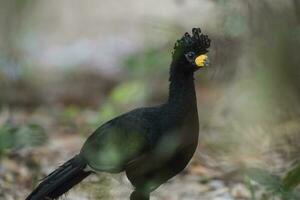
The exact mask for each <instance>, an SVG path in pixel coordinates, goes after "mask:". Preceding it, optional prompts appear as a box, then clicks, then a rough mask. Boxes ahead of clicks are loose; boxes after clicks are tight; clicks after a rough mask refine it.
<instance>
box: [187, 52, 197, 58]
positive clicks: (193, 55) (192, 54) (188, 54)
mask: <svg viewBox="0 0 300 200" xmlns="http://www.w3.org/2000/svg"><path fill="white" fill-rule="evenodd" d="M186 56H187V57H188V58H189V59H193V58H194V57H195V53H194V52H191V51H190V52H188V53H187V54H186Z"/></svg>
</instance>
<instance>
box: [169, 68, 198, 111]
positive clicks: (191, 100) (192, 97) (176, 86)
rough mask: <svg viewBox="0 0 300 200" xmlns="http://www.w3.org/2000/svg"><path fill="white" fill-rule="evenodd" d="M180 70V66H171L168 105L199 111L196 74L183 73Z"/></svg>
mask: <svg viewBox="0 0 300 200" xmlns="http://www.w3.org/2000/svg"><path fill="white" fill-rule="evenodd" d="M183 67H184V66H183ZM179 69H180V68H179V66H178V65H176V64H172V65H171V70H170V86H169V99H168V104H171V105H176V106H177V107H183V108H190V109H195V110H197V107H196V93H195V85H194V73H193V72H190V73H182V72H181V70H179Z"/></svg>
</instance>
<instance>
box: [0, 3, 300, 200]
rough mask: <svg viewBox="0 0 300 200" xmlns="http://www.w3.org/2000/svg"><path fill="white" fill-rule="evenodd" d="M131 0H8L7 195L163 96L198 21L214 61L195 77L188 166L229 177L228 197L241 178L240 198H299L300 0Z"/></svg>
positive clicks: (0, 123)
mask: <svg viewBox="0 0 300 200" xmlns="http://www.w3.org/2000/svg"><path fill="white" fill-rule="evenodd" d="M72 4H73V3H72ZM88 4H89V5H88ZM99 4H101V5H99ZM126 4H127V5H126V6H124V7H123V6H122V5H120V4H119V2H118V3H117V2H116V1H112V3H107V4H105V3H103V2H102V1H90V2H89V3H86V2H84V1H77V2H76V3H74V5H73V7H72V6H70V2H68V1H61V3H60V4H57V5H54V4H51V5H50V4H49V3H47V2H46V1H35V0H23V1H19V0H2V1H1V6H0V33H1V34H0V109H1V110H0V185H2V184H3V183H5V184H6V185H5V187H3V188H0V199H1V198H2V197H3V198H4V199H9V198H13V199H19V198H20V197H22V196H24V193H25V192H26V191H27V192H28V190H29V189H31V187H32V185H33V184H34V183H35V182H36V181H37V180H38V179H39V178H41V177H42V176H43V175H45V174H47V173H48V172H49V171H51V169H53V168H54V167H55V166H56V165H57V164H59V163H57V162H61V161H62V160H64V159H68V157H69V155H72V154H74V153H76V152H78V150H79V149H80V145H81V144H82V142H83V140H84V139H85V138H86V137H87V136H88V135H89V134H90V133H91V132H92V131H93V130H94V129H95V128H97V127H98V126H99V125H101V124H102V123H104V122H105V121H107V120H109V119H111V118H112V117H114V116H116V115H118V114H121V113H123V112H126V111H128V110H130V109H133V108H136V107H140V106H148V105H155V104H159V103H161V102H162V101H164V100H165V98H166V97H167V87H168V71H169V68H168V66H169V63H170V61H171V51H172V48H173V43H174V42H175V40H176V39H178V37H180V35H182V34H183V33H184V32H185V31H187V30H190V29H191V27H193V26H200V27H201V28H202V29H203V31H204V32H205V33H207V34H208V35H209V36H210V37H211V38H212V47H211V51H210V53H209V56H210V60H211V63H212V64H211V68H210V69H205V70H203V71H200V72H199V73H197V74H196V75H195V81H196V88H197V95H198V109H199V115H200V123H201V137H200V145H199V151H198V152H197V153H196V156H195V159H194V161H193V163H192V165H191V167H190V168H189V172H190V173H192V174H196V175H199V174H200V175H201V176H199V177H205V178H203V179H201V180H204V179H205V181H202V182H203V185H209V183H210V181H211V182H213V181H214V179H220V180H221V181H222V183H223V182H224V185H226V187H227V188H229V189H228V190H229V191H231V193H230V195H231V197H230V198H229V197H228V198H229V199H239V198H238V193H237V192H234V190H235V188H236V187H235V185H236V184H237V183H239V184H242V185H243V187H245V188H246V189H244V190H246V191H247V192H245V191H243V190H242V191H243V192H242V194H243V195H244V194H248V193H250V194H249V195H244V196H243V195H242V197H241V198H240V199H259V200H260V199H272V198H279V199H299V182H300V180H299V163H298V162H295V160H299V154H300V125H299V124H300V103H299V102H300V93H299V91H300V88H299V86H300V68H299V63H300V57H299V56H298V54H299V52H300V3H299V1H298V0H286V1H281V0H272V1H271V0H251V1H250V0H247V1H239V0H227V1H225V0H202V1H200V2H198V1H184V0H183V1H171V0H170V1H164V2H163V3H162V5H157V3H153V4H152V3H148V2H147V3H146V2H142V1H139V2H137V0H130V1H128V2H126ZM155 6H156V7H155ZM163 6H168V7H166V8H163V9H164V12H160V7H163ZM125 7H126V8H125ZM96 8H97V9H96ZM107 10H110V12H107ZM111 10H113V11H111ZM156 11H157V12H156ZM79 13H80V14H79ZM163 13H164V14H163ZM187 14H188V16H189V17H188V18H187V17H186V16H187ZM124 16H127V19H125V18H124ZM7 113H8V114H7ZM32 122H34V123H32ZM72 138H73V139H72ZM74 138H75V139H74ZM45 142H46V143H45ZM16 155H17V156H16ZM55 162H56V163H55ZM17 166H22V167H21V168H20V170H19V169H18V168H17ZM50 166H51V167H50ZM49 168H51V169H49ZM248 168H251V169H254V170H250V171H249V170H245V169H248ZM35 169H37V170H36V172H34V170H35ZM211 171H214V172H213V173H212V172H211ZM17 172H18V173H17ZM7 174H9V175H7ZM220 174H221V175H220ZM18 177H25V178H23V179H20V178H18ZM245 177H246V178H245ZM101 180H102V179H101ZM101 180H100V182H101ZM15 182H19V184H18V186H14V187H13V186H12V185H13V183H15ZM95 182H99V180H90V181H89V183H87V185H83V186H82V188H80V189H83V190H86V189H87V188H89V189H91V188H92V190H93V191H96V189H93V187H90V186H89V184H92V185H95ZM113 182H114V181H112V182H111V181H108V183H107V184H105V187H104V190H105V191H107V186H111V187H113V186H112V185H113ZM202 182H201V184H202ZM225 183H226V184H225ZM195 184H196V183H195ZM197 184H198V182H197ZM99 185H101V184H99ZM182 185H183V184H182ZM16 187H19V188H21V190H18V191H19V192H20V193H21V194H12V195H9V194H10V193H13V191H16ZM224 187H225V186H224ZM104 190H102V189H99V191H104ZM203 191H206V192H201V195H204V194H205V193H208V192H207V190H203ZM234 194H235V195H234ZM4 195H6V196H4ZM107 195H108V194H106V193H105V192H104V193H102V192H99V193H97V192H95V196H98V197H101V196H102V197H103V196H107ZM108 196H109V195H108ZM121 196H122V195H121ZM177 196H179V194H178V195H177ZM245 196H246V197H245ZM191 198H192V197H190V199H191ZM228 198H227V199H228ZM195 199H198V198H195ZM204 199H205V197H204ZM207 199H209V197H207ZM223 199H226V198H225V197H223Z"/></svg>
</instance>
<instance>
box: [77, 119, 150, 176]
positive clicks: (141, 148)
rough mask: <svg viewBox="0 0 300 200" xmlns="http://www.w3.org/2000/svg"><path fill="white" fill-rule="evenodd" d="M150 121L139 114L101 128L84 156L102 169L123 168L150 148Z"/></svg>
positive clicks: (86, 143)
mask: <svg viewBox="0 0 300 200" xmlns="http://www.w3.org/2000/svg"><path fill="white" fill-rule="evenodd" d="M151 130H152V128H150V126H149V122H148V121H147V120H146V119H145V118H143V117H141V116H140V115H138V114H135V115H133V114H131V115H124V116H121V117H118V118H115V119H114V120H111V121H109V122H107V123H106V124H104V125H103V126H101V127H100V128H98V129H97V130H96V131H95V132H94V133H93V134H92V135H91V136H90V137H89V138H88V139H87V141H86V142H85V144H84V146H83V148H82V150H81V155H83V157H84V158H85V159H86V160H87V162H88V164H89V165H90V166H91V167H92V168H94V169H98V170H102V171H111V172H113V171H115V172H118V171H122V169H123V167H124V166H125V165H127V163H129V162H130V161H131V160H134V159H136V158H137V157H140V156H141V155H143V154H144V153H145V152H147V151H149V149H150V146H151V138H150V137H149V136H151V133H150V132H149V131H151Z"/></svg>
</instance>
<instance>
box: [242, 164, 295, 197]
mask: <svg viewBox="0 0 300 200" xmlns="http://www.w3.org/2000/svg"><path fill="white" fill-rule="evenodd" d="M247 176H248V177H249V178H250V179H252V180H253V181H255V182H256V183H258V184H259V185H260V186H262V187H263V188H265V190H266V195H265V196H264V199H273V197H279V198H280V199H283V200H297V199H300V193H299V192H298V191H297V190H294V188H295V187H296V186H297V185H299V183H300V166H296V167H295V168H293V169H292V170H290V171H289V172H288V173H287V176H286V177H285V178H283V179H281V178H280V177H279V176H278V175H275V174H272V173H270V172H269V171H267V170H264V169H260V168H251V169H248V170H247ZM247 185H248V188H249V189H250V191H251V193H253V195H252V197H253V199H255V194H254V193H255V191H254V190H253V189H252V188H251V187H249V185H250V184H247Z"/></svg>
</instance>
